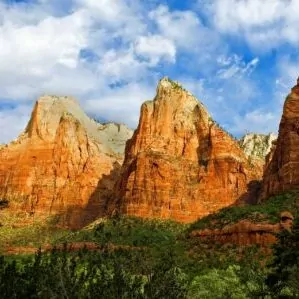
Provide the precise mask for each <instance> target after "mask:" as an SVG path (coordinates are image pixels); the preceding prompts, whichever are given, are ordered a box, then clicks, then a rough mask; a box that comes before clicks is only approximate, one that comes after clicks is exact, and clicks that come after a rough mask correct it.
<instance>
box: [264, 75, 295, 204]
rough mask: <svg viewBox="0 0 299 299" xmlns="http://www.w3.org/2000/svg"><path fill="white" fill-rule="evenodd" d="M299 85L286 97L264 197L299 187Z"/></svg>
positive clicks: (267, 169)
mask: <svg viewBox="0 0 299 299" xmlns="http://www.w3.org/2000/svg"><path fill="white" fill-rule="evenodd" d="M298 134H299V82H298V80H297V82H296V85H295V86H294V87H293V88H292V90H291V92H290V94H289V95H288V96H287V98H286V100H285V103H284V107H283V114H282V118H281V121H280V125H279V134H278V138H277V142H276V143H275V146H274V148H273V151H272V153H271V157H269V158H268V159H267V160H268V163H267V165H266V169H265V172H264V179H263V189H262V195H261V198H262V199H265V198H268V197H269V196H271V195H275V194H279V193H281V192H285V191H288V190H293V189H297V188H299V168H298V163H299V150H298V148H299V135H298Z"/></svg>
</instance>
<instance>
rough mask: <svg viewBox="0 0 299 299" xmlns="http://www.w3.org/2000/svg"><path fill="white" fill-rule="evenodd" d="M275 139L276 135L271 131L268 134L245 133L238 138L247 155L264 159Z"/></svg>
mask: <svg viewBox="0 0 299 299" xmlns="http://www.w3.org/2000/svg"><path fill="white" fill-rule="evenodd" d="M276 139H277V136H276V135H275V134H273V133H270V134H268V135H264V134H246V135H245V136H243V137H242V138H241V139H240V145H241V147H242V148H243V150H244V152H245V154H246V155H247V157H249V158H251V159H261V160H264V159H265V157H266V156H267V155H268V154H269V152H270V151H271V148H272V144H273V142H275V140H276Z"/></svg>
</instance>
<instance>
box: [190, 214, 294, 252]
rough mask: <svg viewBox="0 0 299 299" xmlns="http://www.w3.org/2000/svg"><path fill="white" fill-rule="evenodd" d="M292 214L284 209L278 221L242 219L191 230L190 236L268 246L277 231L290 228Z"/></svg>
mask: <svg viewBox="0 0 299 299" xmlns="http://www.w3.org/2000/svg"><path fill="white" fill-rule="evenodd" d="M293 220H294V217H293V215H292V214H291V213H290V212H288V211H284V212H281V213H280V222H278V223H275V224H272V223H268V222H261V223H254V222H251V221H250V220H247V219H243V220H240V221H238V222H237V223H233V224H229V225H226V226H224V227H223V228H218V229H210V228H206V229H202V230H194V231H192V232H191V234H190V237H191V238H194V237H198V238H200V239H201V240H202V241H212V242H217V243H222V244H226V243H229V244H236V245H242V246H246V245H254V244H258V245H261V246H265V247H267V246H269V245H271V244H274V243H275V242H276V241H277V237H276V235H277V233H280V232H281V231H283V230H289V231H290V230H291V229H292V226H293Z"/></svg>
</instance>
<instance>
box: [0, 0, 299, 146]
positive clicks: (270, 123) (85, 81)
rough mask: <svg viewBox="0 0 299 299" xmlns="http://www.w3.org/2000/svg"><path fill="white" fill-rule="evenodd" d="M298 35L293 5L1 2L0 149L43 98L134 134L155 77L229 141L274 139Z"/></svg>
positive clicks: (278, 1) (253, 0)
mask: <svg viewBox="0 0 299 299" xmlns="http://www.w3.org/2000/svg"><path fill="white" fill-rule="evenodd" d="M298 28H299V1H298V0H197V1H196V0H194V1H192V0H190V1H181V0H168V1H167V0H164V1H163V0H159V1H158V0H26V1H25V0H22V1H20V0H18V1H17V0H0V128H1V131H0V132H1V133H0V143H2V142H8V141H10V140H11V139H13V138H15V137H16V136H17V135H18V134H19V133H20V131H21V130H22V129H24V127H25V125H26V122H27V121H28V118H29V115H30V112H31V110H32V106H33V103H34V102H35V100H36V99H37V98H38V97H39V96H40V95H43V94H56V95H73V96H75V97H76V98H77V99H78V100H79V101H80V103H81V105H82V107H83V108H84V109H85V111H86V112H87V113H88V114H89V115H92V116H94V117H97V118H98V119H101V120H111V121H117V122H124V123H127V124H128V125H129V126H130V127H132V128H134V127H135V126H136V124H137V122H138V118H139V109H140V105H141V103H142V102H143V101H145V100H149V99H152V98H153V97H154V94H155V88H156V85H157V82H158V80H159V79H160V78H162V77H163V76H168V77H170V78H171V79H173V80H178V81H180V82H181V83H182V84H183V85H184V86H185V88H187V89H189V90H190V91H191V92H193V94H194V95H195V96H196V97H197V98H198V99H200V100H201V101H202V102H203V103H204V104H205V105H206V106H207V107H208V109H209V111H210V112H211V114H212V115H213V117H214V118H215V119H216V120H217V121H218V122H219V123H220V124H221V125H222V126H223V127H225V128H226V129H227V130H229V131H230V132H232V133H233V134H235V135H236V136H240V135H242V134H244V133H245V132H247V131H249V132H253V131H254V132H261V133H267V132H270V131H274V132H275V131H277V127H278V123H279V120H280V116H281V109H282V105H283V101H284V98H285V96H286V94H287V93H288V92H289V90H290V88H291V87H292V86H293V85H294V84H295V80H296V79H297V77H298V75H299V30H298Z"/></svg>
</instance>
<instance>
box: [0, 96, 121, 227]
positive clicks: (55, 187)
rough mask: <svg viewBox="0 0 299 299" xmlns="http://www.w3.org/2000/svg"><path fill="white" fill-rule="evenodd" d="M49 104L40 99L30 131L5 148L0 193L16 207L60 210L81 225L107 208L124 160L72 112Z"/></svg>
mask: <svg viewBox="0 0 299 299" xmlns="http://www.w3.org/2000/svg"><path fill="white" fill-rule="evenodd" d="M60 100H61V99H60ZM49 102H50V103H49ZM50 104H51V100H49V99H47V100H41V101H38V102H37V104H36V107H35V109H34V111H33V113H32V117H31V120H30V122H29V124H28V126H27V129H26V131H25V133H24V134H23V135H22V136H21V137H20V138H18V140H16V141H15V142H13V143H11V144H9V145H7V146H5V147H4V148H2V149H1V150H0V161H1V164H0V198H6V199H8V200H9V209H10V210H11V211H14V210H15V211H16V212H17V211H19V210H20V211H27V212H28V214H29V215H32V216H33V215H34V216H41V217H42V216H44V217H47V216H49V215H56V214H59V215H62V216H63V217H62V221H63V223H64V224H66V225H68V226H71V227H74V228H77V227H81V226H82V225H84V224H87V223H89V222H90V221H92V220H93V219H94V218H95V217H99V216H102V215H104V214H105V212H106V204H107V202H106V201H107V200H108V198H107V196H109V192H110V191H112V189H113V186H114V182H115V180H116V179H117V178H116V177H115V176H113V174H114V173H115V167H116V168H117V165H120V161H118V159H117V158H115V157H114V156H113V155H112V154H110V155H108V154H107V153H106V152H105V151H104V150H103V149H102V147H101V144H100V143H99V142H98V141H97V140H95V139H94V138H93V137H92V136H90V134H89V133H88V132H87V130H86V128H85V127H84V125H82V123H81V122H80V121H79V120H78V119H76V118H75V117H74V116H73V115H72V114H70V113H65V112H63V113H61V115H59V113H57V114H56V110H55V111H52V112H51V111H49V109H50V110H51V109H54V108H51V105H50ZM57 105H58V104H57ZM71 105H72V103H71ZM76 105H77V104H76ZM77 108H78V107H77V106H76V109H77ZM57 109H58V108H57ZM54 112H55V113H54ZM59 112H61V110H60V111H59ZM51 113H52V114H54V115H50V116H49V114H51ZM46 119H47V121H46ZM119 167H120V166H119Z"/></svg>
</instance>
